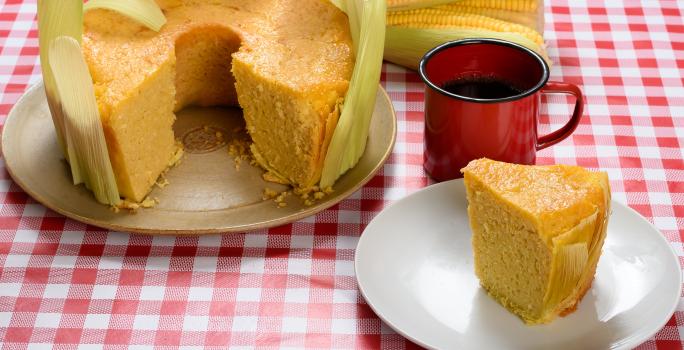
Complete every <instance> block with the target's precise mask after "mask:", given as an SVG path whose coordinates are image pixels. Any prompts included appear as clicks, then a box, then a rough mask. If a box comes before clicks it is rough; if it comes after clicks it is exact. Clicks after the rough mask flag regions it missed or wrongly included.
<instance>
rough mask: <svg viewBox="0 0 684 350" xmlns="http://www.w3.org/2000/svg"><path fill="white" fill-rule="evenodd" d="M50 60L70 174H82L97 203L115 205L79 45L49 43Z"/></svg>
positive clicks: (106, 155) (66, 41)
mask: <svg viewBox="0 0 684 350" xmlns="http://www.w3.org/2000/svg"><path fill="white" fill-rule="evenodd" d="M49 57H50V68H51V69H52V72H53V74H54V77H55V82H56V87H57V94H58V96H59V100H60V102H61V105H62V111H63V116H64V127H65V130H66V133H65V136H66V141H67V144H68V145H69V159H70V160H71V162H70V164H71V168H72V172H74V170H76V172H77V173H79V174H81V176H82V178H81V179H79V180H82V181H83V183H84V184H85V186H86V187H87V188H88V189H90V190H91V191H93V194H95V198H96V199H97V201H98V202H100V203H102V204H109V205H116V204H118V203H119V202H120V201H121V199H120V198H119V190H118V187H117V185H116V179H115V178H114V171H113V170H112V163H111V162H110V160H109V152H108V151H107V142H106V140H105V136H104V131H103V129H102V122H101V121H100V114H99V112H98V108H97V101H96V100H95V89H94V87H93V82H92V79H91V77H90V73H89V71H88V65H87V64H86V62H85V60H84V59H83V54H82V53H81V46H80V45H79V44H78V41H76V39H74V38H72V37H69V36H60V37H57V38H55V39H54V40H53V41H52V42H51V43H50V49H49ZM76 181H77V179H76V177H74V183H75V184H76V183H77V182H76Z"/></svg>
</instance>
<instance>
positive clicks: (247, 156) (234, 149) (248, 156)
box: [228, 137, 254, 171]
mask: <svg viewBox="0 0 684 350" xmlns="http://www.w3.org/2000/svg"><path fill="white" fill-rule="evenodd" d="M228 154H229V155H230V156H232V157H233V160H234V162H235V170H238V171H239V170H240V165H241V164H242V162H243V161H249V163H250V164H252V162H253V161H254V157H253V156H252V153H251V151H250V149H249V141H248V140H247V139H245V138H239V137H238V138H234V139H232V140H230V143H229V144H228Z"/></svg>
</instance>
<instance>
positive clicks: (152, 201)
mask: <svg viewBox="0 0 684 350" xmlns="http://www.w3.org/2000/svg"><path fill="white" fill-rule="evenodd" d="M157 203H159V201H158V200H157V199H156V198H150V197H146V198H145V199H144V200H143V201H142V202H141V203H140V206H141V207H143V208H152V207H154V206H155V205H157Z"/></svg>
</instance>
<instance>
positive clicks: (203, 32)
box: [175, 26, 241, 111]
mask: <svg viewBox="0 0 684 350" xmlns="http://www.w3.org/2000/svg"><path fill="white" fill-rule="evenodd" d="M240 44H241V40H240V38H239V37H238V36H237V34H235V33H234V32H233V31H231V30H230V29H229V28H226V27H222V26H202V27H199V28H196V29H194V30H191V31H188V32H186V33H184V34H183V35H181V36H180V37H179V38H178V39H177V40H176V106H175V110H176V111H179V110H181V109H182V108H184V107H186V106H201V107H209V106H238V101H237V94H236V92H235V78H233V74H232V73H231V71H230V70H231V64H232V58H231V55H232V54H233V53H234V52H236V51H237V50H238V49H239V48H240Z"/></svg>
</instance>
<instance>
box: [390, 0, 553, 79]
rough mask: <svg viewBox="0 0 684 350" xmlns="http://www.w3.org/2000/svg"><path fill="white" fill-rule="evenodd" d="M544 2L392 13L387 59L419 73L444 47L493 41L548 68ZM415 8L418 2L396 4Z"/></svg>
mask: <svg viewBox="0 0 684 350" xmlns="http://www.w3.org/2000/svg"><path fill="white" fill-rule="evenodd" d="M541 1H542V0H455V1H449V2H448V3H446V4H441V5H439V6H433V7H420V8H414V9H410V10H403V11H393V12H389V13H388V17H387V24H388V28H387V35H386V40H385V59H386V60H387V61H390V62H393V63H396V64H399V65H402V66H405V67H408V68H412V69H417V68H418V64H419V62H420V59H421V58H422V57H423V55H424V54H425V53H427V51H429V50H430V49H432V48H434V47H435V46H438V45H440V44H443V43H445V42H447V41H452V40H460V39H468V38H494V39H501V40H507V41H512V42H514V43H517V44H520V45H522V46H525V47H527V48H529V49H531V50H533V51H535V52H537V53H538V54H540V55H541V56H542V57H544V59H545V60H546V61H547V63H549V64H551V60H550V59H549V58H548V56H547V54H546V50H545V46H544V38H543V37H542V35H541V34H540V32H539V31H537V30H536V28H542V29H543V20H542V18H543V12H541V11H542V10H543V6H541V5H540V4H541V3H542V2H541ZM400 3H407V4H408V3H410V4H411V5H415V4H418V3H420V1H410V0H403V1H402V0H396V1H395V2H394V5H395V9H396V8H399V5H400Z"/></svg>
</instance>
